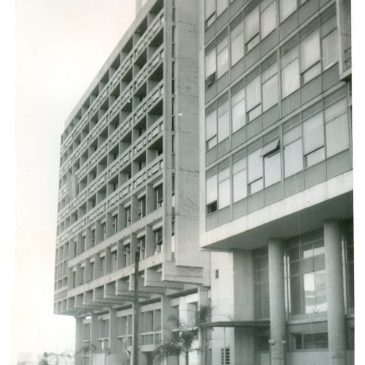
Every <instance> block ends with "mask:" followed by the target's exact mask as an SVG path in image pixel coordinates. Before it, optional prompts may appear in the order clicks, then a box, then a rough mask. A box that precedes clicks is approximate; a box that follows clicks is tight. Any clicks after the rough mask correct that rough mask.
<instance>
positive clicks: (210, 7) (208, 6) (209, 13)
mask: <svg viewBox="0 0 365 365" xmlns="http://www.w3.org/2000/svg"><path fill="white" fill-rule="evenodd" d="M215 1H216V0H205V25H206V27H209V26H210V25H211V24H213V22H214V21H215V18H216V15H215ZM218 1H219V0H218Z"/></svg>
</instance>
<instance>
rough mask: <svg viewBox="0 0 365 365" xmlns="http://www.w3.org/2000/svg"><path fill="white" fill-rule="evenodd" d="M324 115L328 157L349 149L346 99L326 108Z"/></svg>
mask: <svg viewBox="0 0 365 365" xmlns="http://www.w3.org/2000/svg"><path fill="white" fill-rule="evenodd" d="M324 116H325V120H326V151H327V157H331V156H334V155H336V154H337V153H340V152H342V151H345V150H347V149H348V148H349V146H350V136H349V125H348V118H347V105H346V99H342V100H341V101H339V102H336V103H335V104H333V105H331V106H329V107H328V108H326V109H325V111H324Z"/></svg>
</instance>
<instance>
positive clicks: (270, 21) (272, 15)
mask: <svg viewBox="0 0 365 365" xmlns="http://www.w3.org/2000/svg"><path fill="white" fill-rule="evenodd" d="M275 28H276V3H275V1H274V2H273V3H272V4H271V5H269V6H268V7H267V8H266V9H265V10H264V11H263V12H262V13H261V38H265V37H266V36H267V35H269V34H270V33H271V32H272V31H273V30H274V29H275Z"/></svg>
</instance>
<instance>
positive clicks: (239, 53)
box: [231, 23, 245, 65]
mask: <svg viewBox="0 0 365 365" xmlns="http://www.w3.org/2000/svg"><path fill="white" fill-rule="evenodd" d="M244 43H245V41H244V37H243V23H240V24H239V25H237V26H236V27H235V28H234V29H233V30H232V32H231V65H234V64H235V63H237V62H238V61H239V60H240V59H241V58H242V57H243V56H244V50H245V47H244Z"/></svg>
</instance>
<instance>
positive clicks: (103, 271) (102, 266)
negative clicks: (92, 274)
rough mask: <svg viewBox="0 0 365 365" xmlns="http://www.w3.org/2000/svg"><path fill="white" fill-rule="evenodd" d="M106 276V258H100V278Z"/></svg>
mask: <svg viewBox="0 0 365 365" xmlns="http://www.w3.org/2000/svg"><path fill="white" fill-rule="evenodd" d="M104 274H105V256H102V257H100V262H99V276H103V275H104Z"/></svg>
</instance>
